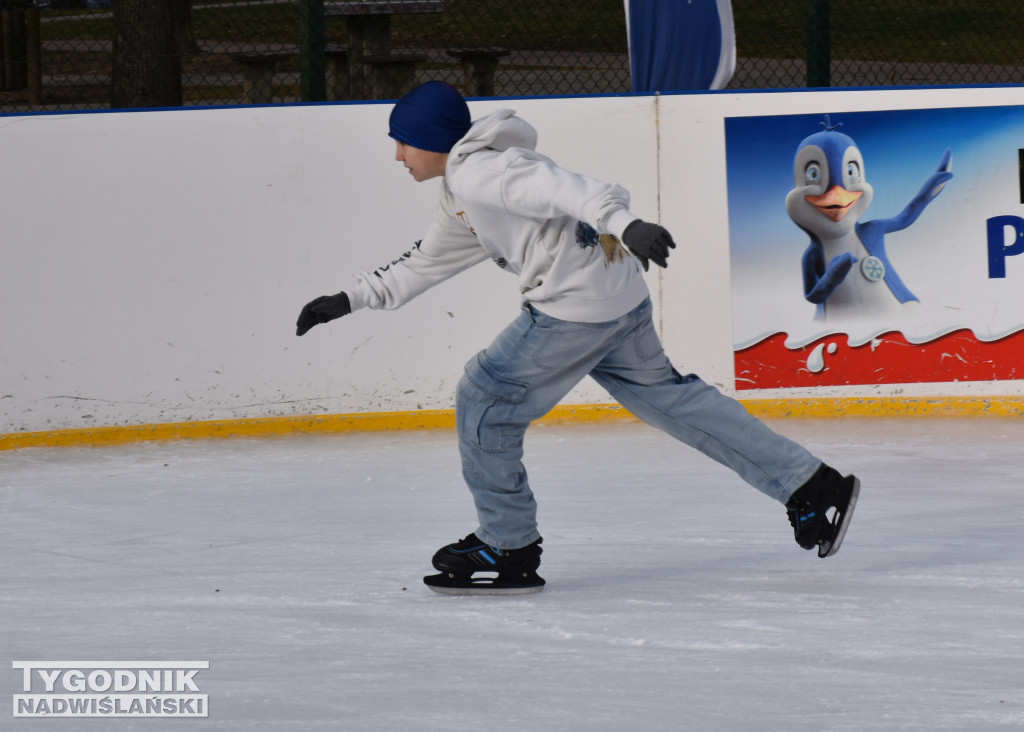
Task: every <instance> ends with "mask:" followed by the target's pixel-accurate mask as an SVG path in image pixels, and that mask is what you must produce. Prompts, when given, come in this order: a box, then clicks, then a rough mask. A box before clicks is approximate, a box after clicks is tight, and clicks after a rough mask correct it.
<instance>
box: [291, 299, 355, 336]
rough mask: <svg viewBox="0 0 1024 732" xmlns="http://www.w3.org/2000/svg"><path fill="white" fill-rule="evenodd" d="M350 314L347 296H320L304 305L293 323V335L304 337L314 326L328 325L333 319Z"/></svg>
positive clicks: (350, 309)
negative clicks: (297, 318)
mask: <svg viewBox="0 0 1024 732" xmlns="http://www.w3.org/2000/svg"><path fill="white" fill-rule="evenodd" d="M351 312H352V306H351V304H349V301H348V295H346V294H345V293H344V292H339V293H338V294H337V295H322V296H320V297H318V298H317V299H316V300H312V301H311V302H308V303H306V306H305V307H304V308H302V312H301V313H299V320H298V321H297V322H296V323H295V335H304V334H305V333H306V331H308V330H309V329H310V328H312V327H313V326H314V325H319V324H321V323H329V322H330V321H332V320H334V319H335V318H340V317H341V316H343V315H348V314H349V313H351Z"/></svg>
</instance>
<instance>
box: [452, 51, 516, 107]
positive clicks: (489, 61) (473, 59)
mask: <svg viewBox="0 0 1024 732" xmlns="http://www.w3.org/2000/svg"><path fill="white" fill-rule="evenodd" d="M446 53H447V54H448V55H449V56H453V57H455V58H457V59H458V60H459V62H461V63H462V74H463V82H462V83H463V86H464V88H465V93H466V96H467V97H493V96H494V74H495V72H496V71H497V70H498V61H499V60H500V59H503V58H505V56H508V54H509V52H508V49H506V48H498V47H496V46H490V47H487V48H449V49H448V50H447V51H446Z"/></svg>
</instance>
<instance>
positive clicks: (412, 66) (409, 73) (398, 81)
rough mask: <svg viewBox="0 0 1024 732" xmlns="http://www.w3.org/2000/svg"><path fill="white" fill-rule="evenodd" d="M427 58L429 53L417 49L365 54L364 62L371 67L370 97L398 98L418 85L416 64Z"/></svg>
mask: <svg viewBox="0 0 1024 732" xmlns="http://www.w3.org/2000/svg"><path fill="white" fill-rule="evenodd" d="M426 60H427V54H425V53H420V52H417V51H401V52H399V51H392V52H390V53H385V54H379V55H373V56H363V58H362V62H363V63H364V64H366V65H367V66H369V67H370V72H371V73H370V79H369V82H370V98H371V99H398V98H399V97H401V96H403V95H405V94H406V93H408V92H410V91H412V88H413V87H414V86H416V64H419V63H423V62H424V61H426Z"/></svg>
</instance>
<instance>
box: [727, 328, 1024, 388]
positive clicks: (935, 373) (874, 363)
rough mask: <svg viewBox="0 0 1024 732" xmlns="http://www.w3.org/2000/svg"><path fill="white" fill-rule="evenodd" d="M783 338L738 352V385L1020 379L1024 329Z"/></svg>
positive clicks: (1023, 367)
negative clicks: (988, 335) (993, 334)
mask: <svg viewBox="0 0 1024 732" xmlns="http://www.w3.org/2000/svg"><path fill="white" fill-rule="evenodd" d="M787 337H788V336H787V335H786V334H785V333H777V334H775V335H773V336H770V337H768V338H766V339H765V340H763V341H760V342H758V343H755V344H754V345H752V346H749V347H747V348H744V349H742V350H739V351H736V353H735V357H734V358H735V365H736V389H737V390H740V391H742V390H744V389H779V388H787V387H804V386H843V385H847V384H919V383H931V382H952V381H1003V380H1008V379H1021V378H1024V331H1019V332H1017V333H1014V334H1013V335H1010V336H1007V337H1005V338H1001V339H1000V340H997V341H991V342H985V341H979V340H978V339H977V337H976V336H975V335H974V333H973V332H971V331H970V330H958V331H954V332H952V333H948V334H946V335H944V336H941V337H939V338H936V339H935V340H933V341H929V342H927V343H910V342H909V341H908V340H907V339H906V338H904V337H903V334H902V333H899V332H890V333H885V334H883V335H880V336H877V337H876V338H874V339H873V340H871V341H869V342H868V343H865V344H864V345H861V346H851V345H849V337H848V336H847V335H846V334H843V333H838V334H835V335H830V336H826V337H824V338H820V339H818V340H816V341H814V342H813V343H809V344H807V345H806V346H802V347H800V348H795V349H790V348H787V347H786V338H787ZM819 346H820V347H821V350H820V351H818V353H817V354H816V353H815V351H816V349H818V348H819Z"/></svg>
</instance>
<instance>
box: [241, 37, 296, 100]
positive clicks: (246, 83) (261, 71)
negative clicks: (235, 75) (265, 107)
mask: <svg viewBox="0 0 1024 732" xmlns="http://www.w3.org/2000/svg"><path fill="white" fill-rule="evenodd" d="M296 53H297V49H285V48H282V49H273V50H270V49H268V50H252V51H238V52H235V53H232V54H231V58H232V60H233V61H235V62H236V63H238V64H240V65H241V66H242V96H243V98H244V100H245V102H246V104H270V103H271V102H273V101H274V74H275V73H276V72H277V64H278V63H279V62H281V61H286V60H288V59H289V58H291V57H292V56H294V55H295V54H296Z"/></svg>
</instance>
